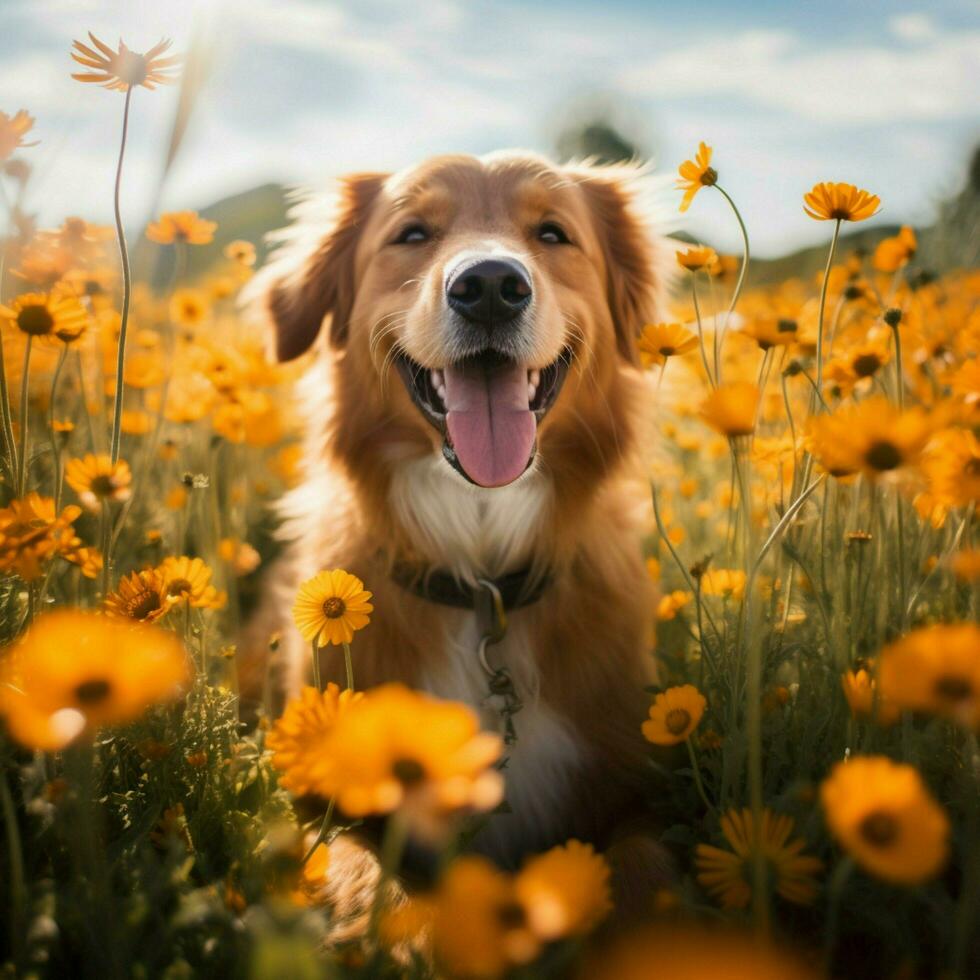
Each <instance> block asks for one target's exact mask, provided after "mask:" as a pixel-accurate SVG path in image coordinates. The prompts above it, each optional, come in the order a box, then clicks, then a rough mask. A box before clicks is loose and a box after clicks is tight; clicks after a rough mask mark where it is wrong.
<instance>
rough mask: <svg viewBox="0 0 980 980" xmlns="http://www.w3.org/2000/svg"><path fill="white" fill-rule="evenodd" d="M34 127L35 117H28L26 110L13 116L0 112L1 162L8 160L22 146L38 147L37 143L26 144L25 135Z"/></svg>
mask: <svg viewBox="0 0 980 980" xmlns="http://www.w3.org/2000/svg"><path fill="white" fill-rule="evenodd" d="M33 125H34V117H33V116H31V115H28V113H27V110H26V109H21V110H20V111H19V112H17V113H15V114H14V115H13V116H8V115H7V113H5V112H0V160H6V159H7V157H9V156H10V154H11V153H13V152H14V150H16V149H18V148H20V147H22V146H37V143H25V142H24V134H25V133H27V132H29V131H30V129H31V127H32V126H33Z"/></svg>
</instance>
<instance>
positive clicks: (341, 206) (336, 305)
mask: <svg viewBox="0 0 980 980" xmlns="http://www.w3.org/2000/svg"><path fill="white" fill-rule="evenodd" d="M387 176H388V175H387V174H380V173H362V174H352V175H351V176H348V177H343V178H341V179H340V181H339V183H338V187H337V195H336V201H335V204H334V207H333V211H332V212H331V211H330V209H329V206H325V205H324V203H323V202H322V201H321V200H319V199H311V200H308V201H306V202H304V203H303V204H301V205H300V206H299V208H298V209H297V211H296V212H295V218H296V220H295V224H294V226H293V228H292V229H290V230H287V231H286V233H285V234H284V238H283V244H282V246H281V248H280V250H279V252H278V253H277V255H276V258H275V260H274V261H273V262H272V264H271V265H270V266H269V267H268V269H267V270H265V271H264V272H263V273H261V274H260V276H261V278H259V277H256V278H257V279H258V280H259V282H258V283H257V287H256V291H257V292H258V293H259V295H261V297H262V301H263V302H264V304H265V306H266V309H267V311H268V313H269V315H270V317H271V319H272V322H273V325H274V327H275V353H276V357H277V358H278V359H279V360H280V361H290V360H292V359H293V358H295V357H299V356H300V354H302V353H304V352H305V351H306V350H308V349H309V347H310V346H311V345H312V343H313V341H314V340H316V337H317V334H318V333H319V332H320V328H321V327H322V325H323V321H324V319H325V318H326V317H327V316H329V317H330V333H329V339H330V343H331V345H332V346H334V347H336V348H341V347H343V346H344V345H345V343H346V342H347V335H348V331H349V321H350V314H351V309H352V307H353V305H354V291H355V283H354V278H355V270H354V258H355V254H356V252H357V243H358V241H359V240H360V236H361V232H362V230H363V228H364V225H365V223H366V222H367V218H368V215H369V213H370V210H371V205H372V204H373V203H374V200H375V198H376V197H377V196H378V193H379V191H380V190H381V188H382V186H383V184H384V182H385V179H386V178H387ZM325 228H326V231H324V229H325Z"/></svg>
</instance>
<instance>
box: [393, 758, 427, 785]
mask: <svg viewBox="0 0 980 980" xmlns="http://www.w3.org/2000/svg"><path fill="white" fill-rule="evenodd" d="M391 771H392V773H393V775H394V777H395V779H397V780H398V782H400V783H401V784H402V786H414V785H416V784H417V783H420V782H422V780H423V779H425V770H424V769H423V768H422V765H421V764H420V763H418V762H416V761H415V760H414V759H399V760H398V761H397V762H395V764H394V765H393V766H392V767H391Z"/></svg>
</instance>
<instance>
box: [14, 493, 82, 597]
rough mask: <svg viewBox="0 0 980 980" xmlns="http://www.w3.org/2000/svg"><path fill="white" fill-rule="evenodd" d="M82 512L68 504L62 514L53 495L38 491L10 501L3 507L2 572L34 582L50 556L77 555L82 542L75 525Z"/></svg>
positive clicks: (67, 556)
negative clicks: (55, 503) (41, 494)
mask: <svg viewBox="0 0 980 980" xmlns="http://www.w3.org/2000/svg"><path fill="white" fill-rule="evenodd" d="M81 513H82V511H81V509H80V508H79V507H75V506H68V507H65V508H64V509H63V510H62V511H61V513H60V514H59V513H57V512H56V511H55V507H54V500H52V498H51V497H42V496H40V495H39V494H36V493H29V494H27V495H26V496H25V497H24V498H23V499H21V500H11V501H10V503H9V504H8V506H6V507H4V508H2V509H0V571H2V572H6V573H10V572H15V573H16V574H17V575H19V576H20V577H21V578H22V579H23V580H24V581H25V582H33V581H35V580H36V579H38V578H40V577H41V575H42V573H43V572H44V570H45V566H46V563H47V562H48V560H49V559H51V558H53V557H55V556H56V555H60V556H62V557H63V558H69V556H71V555H75V554H78V553H79V552H80V551H82V550H83V549H82V547H81V544H82V542H81V539H80V538H79V537H77V536H76V534H75V529H74V528H73V527H72V524H73V523H74V522H75V521H76V520H77V519H78V517H79V515H80V514H81Z"/></svg>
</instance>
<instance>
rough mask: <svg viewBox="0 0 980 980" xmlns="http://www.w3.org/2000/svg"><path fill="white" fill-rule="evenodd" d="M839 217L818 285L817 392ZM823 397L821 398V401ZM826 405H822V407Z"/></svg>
mask: <svg viewBox="0 0 980 980" xmlns="http://www.w3.org/2000/svg"><path fill="white" fill-rule="evenodd" d="M840 225H841V219H840V218H838V219H837V221H836V223H835V224H834V237H833V238H832V239H831V240H830V252H829V253H828V255H827V266H826V268H825V269H824V273H823V283H822V285H821V287H820V313H819V314H818V316H817V384H816V389H817V394H818V395H819V394H820V392H821V391H822V390H823V318H824V310H825V309H826V306H827V287H828V285H829V284H830V269H831V266H832V265H833V263H834V253H835V252H836V251H837V239H838V237H839V236H840ZM822 401H823V399H822V398H821V402H822ZM826 407H827V406H826V405H824V408H826Z"/></svg>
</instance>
